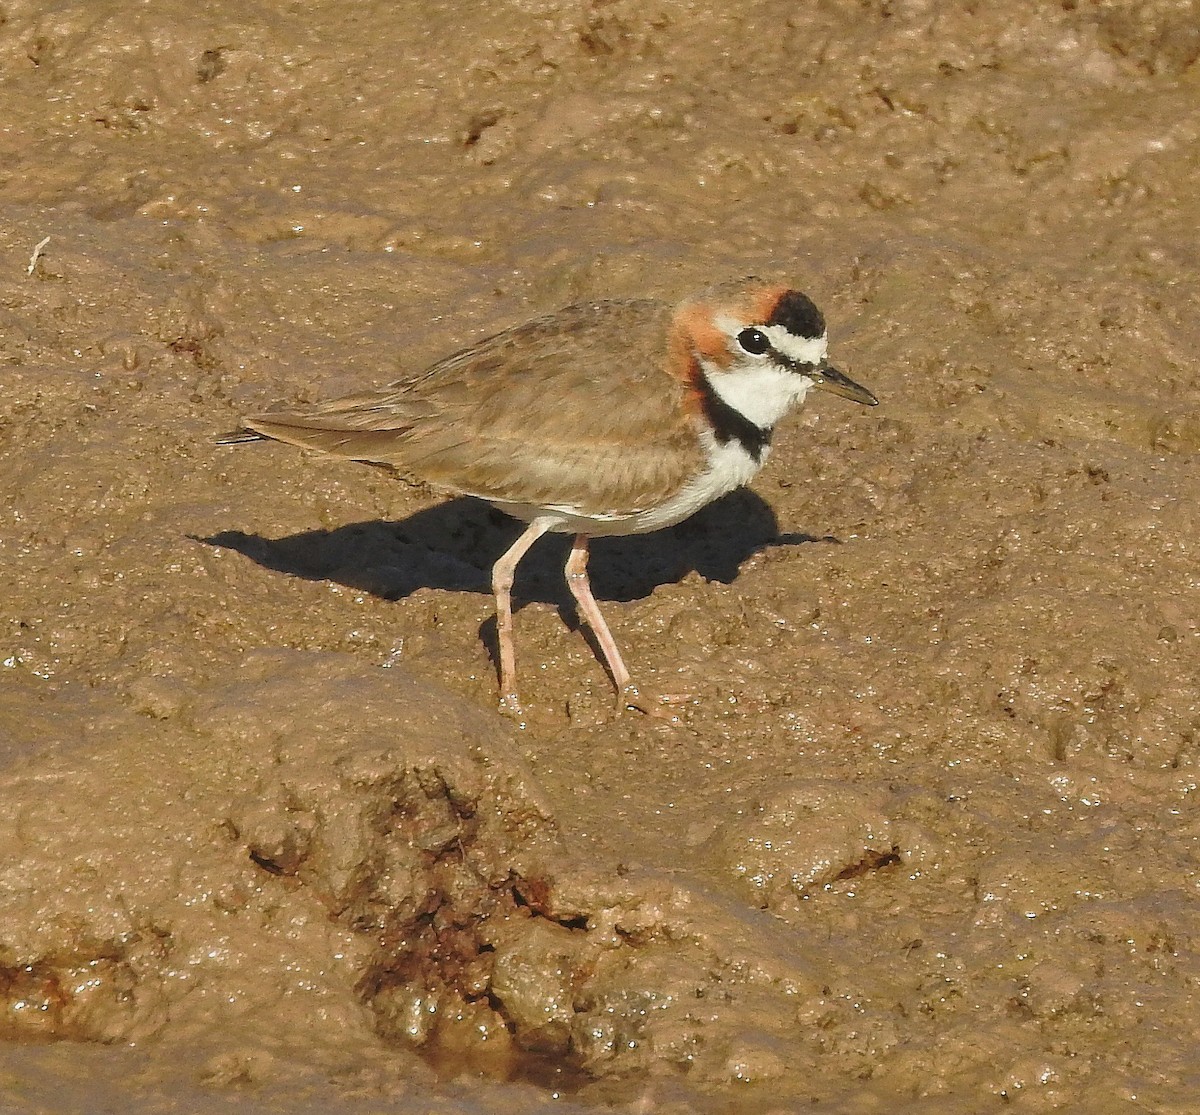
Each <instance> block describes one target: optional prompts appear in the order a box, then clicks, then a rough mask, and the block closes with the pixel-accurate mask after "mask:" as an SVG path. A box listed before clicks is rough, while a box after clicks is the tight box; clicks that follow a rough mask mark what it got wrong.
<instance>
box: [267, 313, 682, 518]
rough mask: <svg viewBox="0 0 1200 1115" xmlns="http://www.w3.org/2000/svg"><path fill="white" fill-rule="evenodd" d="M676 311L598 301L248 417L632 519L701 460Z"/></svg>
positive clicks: (311, 442)
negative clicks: (671, 370) (671, 368)
mask: <svg viewBox="0 0 1200 1115" xmlns="http://www.w3.org/2000/svg"><path fill="white" fill-rule="evenodd" d="M669 324H670V308H669V307H667V306H664V305H662V304H660V303H657V302H650V301H639V302H616V303H611V302H610V303H589V304H585V305H582V306H574V307H571V308H569V309H566V310H561V311H559V312H558V313H556V314H552V315H549V316H547V317H544V318H539V319H537V320H535V321H532V322H528V323H527V324H524V325H520V326H517V327H515V328H513V329H509V330H506V331H505V332H503V333H499V334H497V335H496V336H494V337H491V338H489V339H488V340H486V341H484V342H482V343H481V344H478V345H476V346H473V347H472V348H470V349H466V350H464V351H462V352H460V353H456V354H455V355H453V356H450V357H447V358H446V359H445V360H442V361H440V362H439V363H437V364H435V365H433V367H431V368H430V369H429V370H428V371H427V372H425V373H424V374H423V375H421V376H419V377H418V378H416V379H414V380H410V381H402V382H399V383H393V384H389V385H388V386H386V387H382V388H379V389H378V390H375V391H371V392H367V393H364V394H360V395H353V396H349V397H347V398H344V399H337V400H333V401H331V402H328V403H323V404H320V405H318V406H316V407H313V408H311V409H308V410H305V411H302V412H296V413H286V412H270V413H267V414H260V415H255V416H253V417H251V418H249V419H247V421H246V423H245V425H246V426H247V428H248V429H251V430H254V431H255V432H257V433H260V434H262V435H264V436H266V437H270V438H275V439H277V440H279V441H285V442H289V443H291V444H293V445H301V446H305V447H307V448H311V449H320V450H324V451H325V452H327V453H333V454H336V455H338V456H342V457H349V458H351V459H352V460H358V461H371V462H375V463H378V464H386V465H392V466H394V467H396V468H397V469H399V470H401V471H403V472H406V473H410V474H412V475H414V476H417V477H420V478H421V479H423V480H426V481H428V482H430V483H432V484H435V485H437V486H439V487H443V488H447V489H450V490H453V491H457V492H464V493H466V494H469V495H474V496H479V497H481V498H483V499H495V500H499V501H504V502H511V503H521V504H530V505H533V506H555V507H568V508H571V509H574V510H577V511H579V512H580V513H582V514H586V515H625V514H630V513H632V512H635V511H639V510H642V509H644V508H646V507H650V506H654V505H655V504H657V503H660V502H662V501H663V500H665V499H667V498H668V497H669V496H671V495H672V494H674V493H675V492H676V491H678V490H679V488H680V487H682V485H683V484H684V483H685V482H686V481H687V479H688V478H689V477H690V476H691V475H693V474H694V473H695V471H697V470H698V469H699V468H700V467H701V465H702V464H703V452H702V450H701V447H700V443H699V440H698V437H697V434H696V431H695V429H694V427H693V426H692V424H691V422H690V421H689V420H688V419H687V418H686V417H685V412H684V400H683V390H684V389H683V386H682V384H680V383H679V382H678V381H677V380H676V379H675V378H674V377H673V376H671V375H669V374H668V373H667V370H666V361H667V345H666V340H667V331H668V328H669Z"/></svg>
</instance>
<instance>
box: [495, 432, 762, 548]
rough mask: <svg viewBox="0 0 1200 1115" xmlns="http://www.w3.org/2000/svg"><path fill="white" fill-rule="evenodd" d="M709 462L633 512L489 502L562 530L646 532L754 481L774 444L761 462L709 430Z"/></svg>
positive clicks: (680, 519) (519, 516) (596, 533)
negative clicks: (658, 499) (668, 494)
mask: <svg viewBox="0 0 1200 1115" xmlns="http://www.w3.org/2000/svg"><path fill="white" fill-rule="evenodd" d="M704 438H705V442H706V444H705V449H706V450H707V456H708V466H707V468H705V470H704V471H703V472H700V473H697V474H696V475H695V476H694V477H693V478H692V479H691V480H689V481H688V482H687V483H686V484H685V485H684V486H683V487H682V488H680V489H679V491H677V492H676V493H675V494H674V495H673V496H671V497H670V499H668V500H667V501H666V502H665V503H661V504H659V505H658V506H656V507H647V508H644V509H643V510H641V511H635V512H634V513H633V514H631V515H596V516H592V515H585V514H583V513H581V512H580V511H579V510H578V508H572V507H561V506H559V507H556V506H548V507H534V506H531V505H530V504H524V503H504V502H502V501H499V500H489V501H488V502H489V503H491V505H492V506H493V507H495V508H498V509H499V510H500V511H503V512H505V513H506V514H508V515H512V516H513V518H516V519H521V520H522V521H524V522H527V523H529V522H532V521H533V520H534V519H539V518H548V519H551V520H552V522H551V526H550V529H551V530H552V531H555V532H557V533H559V534H588V535H593V536H602V535H606V534H645V533H647V532H648V531H652V530H661V529H662V528H663V527H670V526H674V525H675V524H676V523H681V522H683V520H684V519H686V518H688V516H690V515H694V514H695V513H696V512H697V511H699V510H700V508H701V507H705V506H707V505H708V504H710V503H712V502H713V500H716V499H720V498H721V496H723V495H727V494H728V493H729V492H732V491H733V490H734V489H735V488H740V487H741V486H742V485H743V484H746V483H748V482H749V481H750V480H751V479H752V478H753V477H754V474H755V473H756V472H758V470H759V469H760V468H762V465H763V462H764V461H766V459H767V454H768V453H769V452H770V448H769V447H767V448H764V450H763V454H762V460H755V459H754V458H753V457H752V456H750V454H749V453H747V452H746V450H745V449H744V448H743V447H742V445H741V443H740V442H738V441H737V440H736V439H734V440H730V441H727V442H726V443H725V444H724V445H719V444H717V442H716V440H715V439H714V438H713V437H712V436H711V435H710V434H707V433H706V434H705V435H704Z"/></svg>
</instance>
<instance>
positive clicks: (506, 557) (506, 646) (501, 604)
mask: <svg viewBox="0 0 1200 1115" xmlns="http://www.w3.org/2000/svg"><path fill="white" fill-rule="evenodd" d="M553 523H554V520H553V519H534V520H533V522H532V523H530V524H529V526H527V527H526V528H525V533H524V534H522V535H521V537H520V538H518V539H517V540H516V541H515V542H514V543H513V544H512V545H511V546H510V547H509V548H508V549H507V550H506V551H505V553H504V554H503V556H502V557H501V558H500V560H499V561H497V562H496V564H495V565H493V566H492V592H494V593H495V594H496V641H497V643H498V644H499V649H500V707H501V708H502V709H505V710H507V711H509V712H520V711H521V702H520V701H519V700H518V698H517V661H516V654H515V652H514V650H513V618H512V586H513V577H514V576H515V574H516V572H517V564H518V563H519V562H520V560H521V558H523V557H524V556H525V555H526V554H527V553H528V552H529V547H530V546H532V545H533V544H534V543H535V542H536V541H537V540H538V539H539V538H541V536H542V535H543V534H545V533H546V531H548V530H549V529H550V527H551V526H552V525H553Z"/></svg>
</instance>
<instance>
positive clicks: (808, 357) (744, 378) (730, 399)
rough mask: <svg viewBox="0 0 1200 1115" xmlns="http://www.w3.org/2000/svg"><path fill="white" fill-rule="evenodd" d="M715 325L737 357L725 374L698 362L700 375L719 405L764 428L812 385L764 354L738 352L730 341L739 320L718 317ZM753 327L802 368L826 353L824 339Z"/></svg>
mask: <svg viewBox="0 0 1200 1115" xmlns="http://www.w3.org/2000/svg"><path fill="white" fill-rule="evenodd" d="M716 324H717V325H718V326H719V327H720V328H721V330H722V331H723V332H725V333H726V334H727V335H728V336H729V338H730V340H729V345H730V348H731V349H732V350H733V351H734V352H735V353H737V354H738V355H737V357H736V358H735V360H734V362H733V366H732V367H730V368H729V369H727V370H722V369H721V368H718V367H717V366H715V365H713V364H710V363H709V362H708V361H702V363H703V365H704V374H705V376H706V377H707V378H708V381H709V383H711V384H712V386H713V390H714V391H715V392H716V393H717V394H718V395H719V396H720V398H721V399H722V400H723V401H724V402H726V403H728V404H729V406H731V407H733V409H734V410H736V411H739V412H740V413H741V414H744V415H745V416H746V417H747V418H748V419H749V420H750V421H751V422H753V423H754V424H755V425H756V426H758V427H760V428H762V429H769V428H770V427H772V426H774V425H775V423H776V422H778V421H779V420H780V419H781V418H782V417H783V416H784V415H785V414H786V413H787V412H788V411H789V410H790V409H791V408H792V407H793V406H795V405H796V404H797V403H800V402H803V400H804V396H805V395H806V394H808V390H809V388H810V387H812V385H813V382H814V381H813V380H811V379H809V378H808V376H806V375H803V374H802V373H800V372H795V371H793V370H792V369H790V368H781V367H780V366H779V365H778V364H777V363H776V362H775V361H774V360H773V359H772V358H771V353H770V352H769V351H768V352H766V353H763V354H762V355H761V356H756V355H754V354H752V353H748V352H744V351H742V350H741V348H740V347H739V345H738V343H737V341H736V340H735V339H734V338H736V337H737V335H738V333H740V332H741V331H742V330H743V329H745V328H746V323H745V322H742V321H738V320H737V319H736V318H724V317H723V318H718V319H717V322H716ZM755 328H757V329H758V331H759V332H760V333H762V334H764V335H765V336H766V338H767V340H769V341H770V342H771V346H772V348H774V349H775V350H776V351H777V352H779V353H781V354H782V355H784V356H786V357H788V359H790V360H796V361H798V362H800V363H802V364H813V365H819V364H820V363H821V362H822V361H823V360H824V359H825V356H826V353H827V352H828V349H829V341H828V338H827V337H825V336H824V335H822V336H820V337H797V336H796V335H795V334H794V333H789V332H788V331H787V330H786V329H785V328H784V327H783V326H782V325H760V326H755Z"/></svg>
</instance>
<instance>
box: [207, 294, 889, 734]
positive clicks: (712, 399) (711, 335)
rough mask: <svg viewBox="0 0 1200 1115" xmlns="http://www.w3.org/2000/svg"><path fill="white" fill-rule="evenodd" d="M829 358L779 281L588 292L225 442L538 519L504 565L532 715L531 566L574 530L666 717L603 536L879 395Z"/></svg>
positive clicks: (601, 643) (746, 470)
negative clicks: (792, 429) (669, 290)
mask: <svg viewBox="0 0 1200 1115" xmlns="http://www.w3.org/2000/svg"><path fill="white" fill-rule="evenodd" d="M827 350H828V337H827V331H826V325H825V319H824V317H823V315H822V314H821V312H820V310H818V309H817V307H816V305H815V304H814V303H813V301H812V299H810V298H809V297H808V295H806V294H804V293H802V292H800V291H799V290H796V289H793V288H792V287H791V286H789V285H787V284H786V283H782V282H777V281H773V280H766V279H759V278H755V277H751V278H743V279H737V280H734V281H727V282H720V283H716V284H713V285H711V286H708V287H706V288H704V289H702V290H700V291H698V292H696V293H695V294H692V295H690V296H688V297H686V298H684V299H683V300H682V301H679V302H672V301H668V300H664V299H656V298H637V299H622V300H602V301H589V302H582V303H577V304H574V305H570V306H567V307H565V308H563V309H560V310H557V311H554V312H552V313H548V314H544V315H542V316H539V317H535V318H533V319H531V320H529V321H526V322H524V323H522V324H518V325H515V326H512V327H510V328H508V329H505V330H503V331H502V332H499V333H496V334H494V335H493V336H490V337H487V338H486V339H484V340H481V341H478V342H477V343H475V344H472V345H470V346H468V347H466V348H463V349H461V350H459V351H457V352H455V353H453V354H452V355H449V356H447V357H445V358H444V359H442V360H439V361H437V362H436V363H434V364H433V365H432V366H430V367H429V368H428V369H427V370H426V371H424V372H422V373H420V374H418V375H416V376H415V377H412V378H409V379H402V380H399V381H396V382H393V383H389V384H387V385H385V386H382V387H378V388H374V389H372V390H367V391H365V392H362V393H357V394H352V395H349V396H346V397H343V398H338V399H333V400H331V401H327V402H322V403H317V404H315V405H311V406H306V407H304V408H302V409H294V410H287V409H271V410H267V411H265V412H263V413H260V414H253V415H250V416H247V417H245V418H243V419H242V423H241V426H240V428H238V429H237V430H235V431H233V432H232V433H230V434H226V435H225V436H224V437H222V438H220V439H219V442H220V444H224V445H232V444H240V443H242V442H248V441H261V440H273V441H278V442H284V443H287V444H289V445H294V446H300V447H302V448H305V449H313V450H319V451H321V452H322V453H326V454H331V455H333V456H335V457H341V458H348V459H350V460H354V461H362V462H367V463H370V464H375V465H382V466H385V467H388V468H389V469H391V470H393V471H395V472H397V473H399V474H401V475H403V476H406V477H409V478H412V479H416V480H420V481H424V482H425V483H427V484H429V485H430V486H432V487H433V488H435V489H439V490H441V491H444V492H446V493H447V494H456V495H467V496H473V497H476V498H478V499H480V500H483V501H485V502H487V503H489V504H491V505H492V506H493V507H496V508H498V509H499V510H501V511H503V512H505V513H507V514H508V515H510V516H512V517H513V518H515V519H517V520H519V521H520V522H522V523H524V524H525V529H524V530H523V531H522V533H521V535H520V537H518V538H517V540H516V541H515V542H514V543H513V544H512V545H511V546H510V547H509V549H508V550H507V551H505V553H504V554H502V555H501V557H500V558H499V559H498V560H497V561H496V562H495V564H494V566H493V568H492V591H493V593H494V595H495V601H496V636H497V644H498V652H499V653H498V658H499V662H498V667H499V684H500V708H501V710H502V711H505V712H508V713H511V714H515V715H517V716H521V715H523V709H522V705H521V701H520V699H519V696H518V689H517V674H516V654H515V647H514V635H513V615H512V587H513V579H514V575H515V572H516V568H517V566H518V564H519V563H520V561H521V559H522V558H523V557H524V556H525V555H526V553H527V552H528V551H529V549H530V548H531V547H532V546H533V544H534V543H535V542H537V540H538V539H539V538H541V537H542V536H543V535H545V534H547V533H560V534H562V533H565V534H570V535H572V536H573V538H572V543H571V548H570V551H569V553H568V556H567V560H566V565H565V568H564V575H565V578H566V583H567V587H568V588H569V589H570V592H571V595H572V596H573V597H574V599H575V602H576V605H577V608H578V612H579V616H580V618H581V619H582V620H583V621H584V622H585V623H586V624H587V626H588V627H589V628H590V629H591V631H592V634H593V636H594V639H595V642H596V644H597V646H598V647H599V650H600V654H601V655H602V656H603V660H604V665H605V666H606V667H607V671H608V674H609V677H610V679H611V681H612V684H613V686H614V688H615V689H616V691H617V696H618V704H619V705H620V706H621V707H622V708H631V709H640V710H642V711H644V712H655V711H656V709H655V702H653V701H647V700H645V699H643V697H642V694H641V692H640V691H639V689H638V687H637V686H636V685H635V684H634V683H633V681H632V677H631V674H630V672H629V670H628V668H627V667H626V665H625V662H624V660H623V658H622V657H621V652H620V650H619V649H618V647H617V643H616V640H615V639H614V638H613V635H612V632H611V631H610V630H609V627H608V624H607V623H606V622H605V620H604V616H603V615H602V614H601V611H600V607H599V605H598V604H597V603H596V599H595V597H594V596H593V594H592V589H591V585H590V583H589V580H588V547H589V540H590V539H591V538H594V537H597V536H609V535H630V534H643V533H646V532H649V531H655V530H661V529H663V528H665V527H669V526H673V525H674V524H676V523H679V522H681V521H683V520H684V519H686V518H688V517H689V516H690V515H692V514H693V513H695V512H696V511H698V510H700V508H702V507H704V506H706V505H707V504H709V503H711V502H713V501H714V500H716V499H718V498H720V497H721V496H723V495H725V494H727V493H729V492H731V491H733V490H734V489H736V488H738V487H740V486H742V485H744V484H746V483H747V482H749V481H750V480H751V479H752V478H753V477H754V476H755V474H756V473H757V472H758V471H759V470H760V469H761V468H762V466H763V464H764V463H765V462H766V460H767V456H768V454H769V452H770V447H771V437H772V434H773V432H774V430H775V427H776V424H777V423H778V422H779V421H780V419H782V418H783V417H784V415H785V414H787V412H788V411H789V410H791V409H792V408H793V407H794V406H796V405H798V404H800V403H801V402H803V401H804V398H805V396H806V395H807V394H808V392H809V391H810V390H812V389H814V388H815V389H817V390H821V391H827V392H831V393H832V394H834V395H840V396H842V397H843V398H846V399H849V400H851V401H853V402H856V403H860V404H862V405H864V406H872V407H873V406H875V405H877V403H878V401H879V400H878V399H877V398H876V397H875V395H874V394H873V393H872V392H871V391H869V390H868V389H867V388H866V387H863V386H862V385H861V384H859V383H857V382H855V381H854V380H852V379H851V378H850V377H849V376H847V375H846V374H845V373H843V372H841V371H838V370H837V369H836V368H835V367H834V366H833V365H831V364H830V363H829V360H828V357H827Z"/></svg>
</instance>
